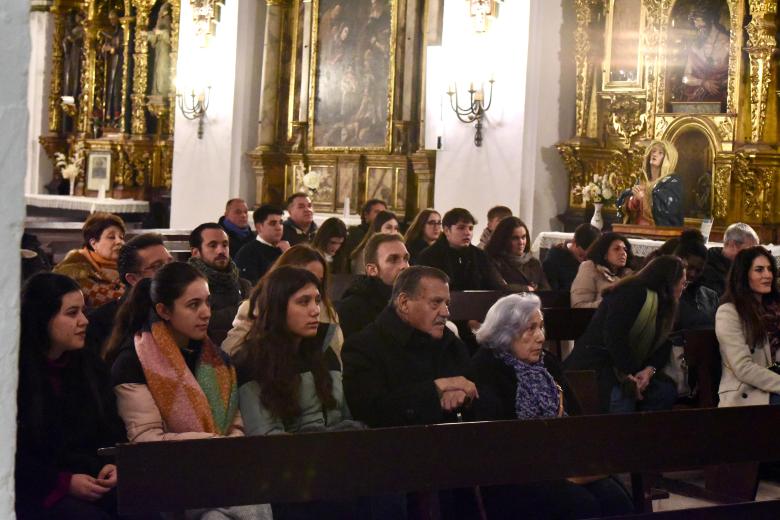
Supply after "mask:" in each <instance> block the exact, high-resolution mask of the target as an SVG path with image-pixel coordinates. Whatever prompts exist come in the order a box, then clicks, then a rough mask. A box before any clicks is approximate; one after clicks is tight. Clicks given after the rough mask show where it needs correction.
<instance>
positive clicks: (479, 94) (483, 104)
mask: <svg viewBox="0 0 780 520" xmlns="http://www.w3.org/2000/svg"><path fill="white" fill-rule="evenodd" d="M495 81H496V80H494V79H493V78H490V80H489V81H488V83H489V84H490V89H489V90H488V96H487V101H486V100H485V89H484V88H483V86H480V87H479V89H475V88H474V84H473V83H471V84H470V85H469V90H468V93H469V104H468V105H466V106H465V107H461V106H460V103H459V102H458V85H457V84H456V83H454V84H452V85H450V88H449V90H448V91H447V95H448V96H449V97H450V106H451V107H452V110H453V111H454V112H455V115H456V116H458V119H459V120H460V121H461V122H462V123H473V122H474V121H476V122H477V124H476V126H475V128H476V131H477V132H476V134H474V144H475V145H476V146H482V117H483V116H484V115H485V112H487V111H488V110H489V109H490V105H491V104H492V103H493V83H495Z"/></svg>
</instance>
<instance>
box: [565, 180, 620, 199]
mask: <svg viewBox="0 0 780 520" xmlns="http://www.w3.org/2000/svg"><path fill="white" fill-rule="evenodd" d="M571 193H572V195H574V196H575V197H579V196H581V197H582V202H584V203H585V204H587V203H589V202H593V203H594V204H610V203H611V202H613V201H614V200H615V174H614V173H613V174H611V175H594V176H593V180H592V181H590V182H589V183H588V184H586V185H585V186H580V185H579V184H577V185H576V186H574V188H573V189H572V190H571Z"/></svg>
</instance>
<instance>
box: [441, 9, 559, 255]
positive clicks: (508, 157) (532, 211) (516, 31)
mask: <svg viewBox="0 0 780 520" xmlns="http://www.w3.org/2000/svg"><path fill="white" fill-rule="evenodd" d="M561 4H562V2H550V1H546V0H545V1H538V0H513V1H512V2H504V3H502V4H501V6H500V11H499V18H498V20H496V22H495V23H494V24H493V25H492V27H491V28H490V31H489V34H490V44H489V45H490V46H489V49H487V50H486V51H484V52H483V54H482V55H481V56H480V57H479V59H477V58H474V57H473V56H472V57H469V56H467V55H465V54H466V53H468V49H469V43H468V40H469V38H473V37H474V36H473V31H472V29H471V25H470V23H471V22H470V20H469V19H468V15H467V14H466V7H465V6H466V4H465V3H464V2H463V1H461V0H445V4H444V25H443V35H442V46H441V49H440V50H437V51H436V52H435V53H433V55H434V56H436V59H435V60H434V61H435V62H431V61H429V63H428V74H427V85H426V88H427V91H428V94H427V104H426V105H427V107H426V125H427V126H426V145H427V146H428V147H429V148H430V147H434V146H435V145H436V144H435V143H436V139H435V136H436V135H441V136H442V148H441V149H440V150H439V151H438V153H437V157H436V179H435V183H436V187H435V194H434V201H435V206H436V208H437V209H438V210H439V211H447V210H448V209H451V208H453V207H457V206H460V207H465V208H467V209H469V210H470V211H471V212H472V213H473V214H474V216H475V217H476V218H477V220H478V221H479V224H478V226H477V232H476V233H475V241H476V239H478V238H479V235H480V233H481V230H482V228H483V227H484V225H485V224H486V214H487V210H488V209H489V208H490V207H492V206H494V205H498V204H501V205H505V206H508V207H509V208H511V209H512V211H513V212H514V214H515V215H518V216H519V217H520V218H521V219H523V220H524V221H525V223H526V224H527V225H528V227H529V228H530V230H531V234H532V235H534V236H535V235H536V234H538V233H540V232H542V231H548V230H550V229H555V228H557V227H558V226H560V223H559V222H558V221H557V220H556V219H555V216H556V215H558V214H560V213H562V212H563V211H565V209H566V202H567V196H566V190H567V189H568V181H567V175H566V171H565V169H564V167H563V164H562V163H561V161H560V159H559V157H558V153H557V151H556V150H555V148H553V145H554V144H555V143H556V142H557V141H561V140H565V139H568V138H569V137H571V135H573V132H574V92H573V85H574V78H573V74H574V69H573V67H574V65H573V63H574V59H573V56H566V55H564V54H562V53H561V52H560V50H561V40H562V39H563V40H566V39H568V41H570V42H571V40H572V38H571V37H570V36H567V35H566V34H564V31H565V30H566V29H565V27H564V21H563V8H562V5H561ZM570 48H572V49H573V42H571V47H570ZM453 49H456V50H457V52H459V53H461V54H463V55H461V56H459V57H460V59H459V60H457V59H456V60H455V61H454V62H453V60H452V59H451V54H452V51H453ZM448 55H450V58H448V57H447V56H448ZM431 56H432V55H431V54H429V58H430V57H431ZM456 58H457V56H456ZM485 60H491V61H492V67H493V70H494V72H495V79H496V83H495V88H494V94H493V106H491V108H490V110H489V111H488V112H487V115H486V118H485V120H484V121H483V125H484V130H483V134H484V140H483V143H482V146H481V147H477V146H475V145H474V125H473V124H465V123H462V122H460V121H458V120H457V119H456V117H455V114H454V113H453V111H452V110H451V109H450V107H449V99H448V97H447V95H446V94H445V93H444V92H445V91H446V89H447V85H448V82H449V81H451V80H453V79H455V77H456V76H457V75H458V74H465V73H466V71H467V70H468V69H469V68H470V67H473V66H474V63H475V62H477V63H479V62H483V61H485ZM562 60H563V61H562ZM569 61H571V67H569V65H570V64H569ZM453 69H454V70H453ZM569 69H571V70H569ZM569 74H570V75H571V77H568V75H569ZM460 91H461V93H463V92H464V91H465V86H463V85H461V87H460ZM463 104H465V103H464V102H463V100H462V99H461V105H463Z"/></svg>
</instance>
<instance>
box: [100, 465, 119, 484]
mask: <svg viewBox="0 0 780 520" xmlns="http://www.w3.org/2000/svg"><path fill="white" fill-rule="evenodd" d="M97 479H98V482H99V483H100V484H101V485H102V486H107V487H109V488H114V487H116V479H117V473H116V466H114V465H113V464H106V465H105V466H103V468H102V469H101V470H100V473H98V476H97Z"/></svg>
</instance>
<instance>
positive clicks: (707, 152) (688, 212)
mask: <svg viewBox="0 0 780 520" xmlns="http://www.w3.org/2000/svg"><path fill="white" fill-rule="evenodd" d="M674 146H675V148H677V166H676V168H675V170H676V171H675V173H677V174H678V175H679V176H680V178H681V179H682V183H683V208H685V217H689V218H702V219H703V218H708V217H710V216H711V215H712V210H711V193H712V166H713V150H712V149H711V147H710V141H709V139H708V138H707V136H706V135H705V134H704V133H703V132H701V131H700V130H697V129H695V128H692V129H690V130H686V131H684V132H682V133H680V134H679V135H678V136H677V137H675V139H674Z"/></svg>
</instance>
